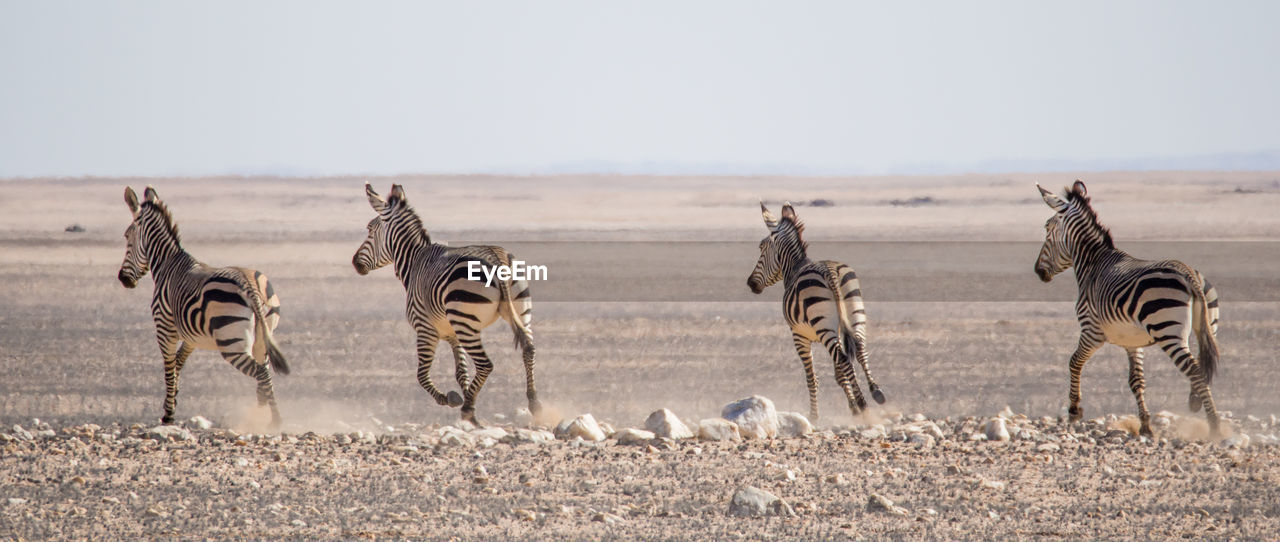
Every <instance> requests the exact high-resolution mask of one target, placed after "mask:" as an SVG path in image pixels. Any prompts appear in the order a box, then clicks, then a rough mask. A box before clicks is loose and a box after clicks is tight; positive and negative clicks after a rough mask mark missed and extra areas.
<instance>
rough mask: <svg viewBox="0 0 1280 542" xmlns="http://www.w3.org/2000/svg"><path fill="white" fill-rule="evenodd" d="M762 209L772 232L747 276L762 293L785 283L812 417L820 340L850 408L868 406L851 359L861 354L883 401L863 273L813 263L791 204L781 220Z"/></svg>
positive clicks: (865, 371)
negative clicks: (872, 359) (873, 364)
mask: <svg viewBox="0 0 1280 542" xmlns="http://www.w3.org/2000/svg"><path fill="white" fill-rule="evenodd" d="M760 213H761V214H762V215H763V216H764V224H765V226H766V227H768V228H769V235H767V236H765V238H764V239H762V240H761V241H760V258H759V259H758V260H756V266H755V269H753V270H752V271H751V276H750V277H748V278H747V287H748V288H751V291H752V292H753V293H756V294H759V293H761V292H763V291H764V289H765V288H767V287H769V286H772V285H773V284H774V283H776V282H778V281H779V280H781V281H783V285H784V288H785V291H784V292H783V300H782V309H783V311H782V312H783V316H784V317H785V318H786V321H787V325H788V326H790V327H791V338H792V341H793V343H794V344H795V348H796V354H798V355H799V356H800V363H801V364H803V365H804V377H805V383H806V385H807V386H808V388H809V417H810V418H811V419H814V420H817V419H818V377H817V375H816V374H815V373H814V372H813V355H812V352H811V346H812V344H813V342H814V341H819V342H821V343H822V346H823V347H824V348H826V350H827V352H828V353H829V354H830V355H831V361H832V363H833V364H834V366H835V378H836V381H837V382H838V383H839V384H840V387H841V388H843V389H844V393H845V396H846V398H847V399H848V400H849V410H850V411H851V412H852V413H853V415H854V416H857V415H858V414H860V413H861V412H862V410H863V409H865V408H866V407H867V401H866V399H864V398H863V396H862V390H861V388H859V387H858V381H857V375H856V372H855V371H854V368H853V363H852V362H851V361H850V358H856V359H857V360H858V363H859V364H860V365H862V372H863V374H865V375H866V377H867V385H868V387H869V389H870V390H871V396H872V397H873V398H874V399H875V401H876V402H877V403H880V404H884V401H885V397H884V393H883V392H882V391H880V386H879V385H877V384H876V381H875V379H874V378H872V377H871V369H870V367H869V361H868V358H869V354H868V351H867V312H866V310H865V309H864V308H863V304H862V290H861V288H860V287H859V285H858V276H857V275H856V274H855V273H854V272H853V269H851V268H850V267H849V266H847V265H845V264H842V263H840V262H837V261H832V260H822V261H820V262H814V261H812V260H810V259H809V256H808V254H807V253H806V251H807V249H808V246H809V245H808V243H805V242H804V239H803V238H802V234H803V233H804V224H802V223H801V222H800V219H799V218H798V217H797V216H796V211H795V209H794V208H792V207H791V204H790V203H787V204H785V205H783V206H782V219H781V220H779V219H777V218H775V217H774V215H773V213H771V212H769V208H768V207H765V205H764V202H763V201H762V202H760Z"/></svg>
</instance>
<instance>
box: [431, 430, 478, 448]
mask: <svg viewBox="0 0 1280 542" xmlns="http://www.w3.org/2000/svg"><path fill="white" fill-rule="evenodd" d="M435 433H436V435H437V436H439V437H440V445H441V446H463V447H471V446H475V444H476V438H475V437H473V436H471V433H468V432H466V431H463V430H462V429H459V428H457V427H454V426H452V425H446V426H444V427H441V428H439V429H436V431H435Z"/></svg>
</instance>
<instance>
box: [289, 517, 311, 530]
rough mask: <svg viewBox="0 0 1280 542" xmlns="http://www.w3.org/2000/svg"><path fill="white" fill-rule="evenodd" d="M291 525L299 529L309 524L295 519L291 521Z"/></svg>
mask: <svg viewBox="0 0 1280 542" xmlns="http://www.w3.org/2000/svg"><path fill="white" fill-rule="evenodd" d="M289 525H293V526H294V527H298V528H303V527H306V526H307V522H305V521H302V520H300V519H295V520H293V521H290V522H289Z"/></svg>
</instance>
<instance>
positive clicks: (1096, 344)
mask: <svg viewBox="0 0 1280 542" xmlns="http://www.w3.org/2000/svg"><path fill="white" fill-rule="evenodd" d="M1036 188H1038V189H1039V190H1040V196H1041V197H1042V198H1043V199H1044V202H1045V203H1046V204H1047V205H1048V206H1049V207H1050V208H1052V209H1053V210H1054V214H1053V216H1052V217H1050V218H1049V220H1048V222H1046V223H1045V226H1044V227H1045V238H1044V245H1043V246H1042V247H1041V248H1040V256H1039V257H1038V258H1037V259H1036V267H1035V270H1036V275H1038V276H1039V277H1040V280H1042V281H1044V282H1049V281H1050V280H1053V276H1054V275H1057V274H1058V273H1061V272H1063V271H1065V270H1067V269H1068V268H1074V269H1075V275H1076V284H1077V287H1078V293H1077V297H1076V317H1077V318H1078V319H1079V321H1080V341H1079V344H1078V345H1077V346H1076V351H1075V353H1074V354H1072V355H1071V366H1070V367H1071V390H1070V397H1069V399H1070V406H1069V407H1068V413H1069V415H1070V417H1069V419H1070V421H1072V422H1075V421H1079V420H1080V418H1081V417H1083V416H1084V411H1083V410H1082V409H1081V408H1080V372H1081V370H1082V369H1083V368H1084V364H1085V362H1087V361H1089V358H1090V357H1092V356H1093V354H1094V352H1097V350H1098V349H1099V348H1101V347H1102V345H1104V344H1106V343H1108V342H1110V343H1112V344H1116V345H1118V346H1121V347H1123V348H1124V349H1125V351H1126V352H1128V354H1129V389H1130V390H1131V391H1132V392H1133V396H1134V398H1135V399H1136V400H1137V402H1138V418H1139V419H1140V420H1141V422H1142V427H1141V430H1140V431H1141V433H1142V434H1143V435H1147V436H1151V435H1152V432H1151V415H1150V413H1148V412H1147V405H1146V399H1145V397H1144V394H1145V390H1146V387H1147V384H1146V380H1145V379H1144V378H1143V371H1142V349H1143V347H1146V346H1151V345H1153V344H1154V345H1158V346H1159V347H1160V349H1161V350H1163V351H1164V352H1165V354H1168V356H1169V357H1170V358H1172V359H1173V362H1174V365H1176V366H1177V367H1178V370H1179V371H1182V374H1184V375H1186V377H1187V378H1188V379H1189V380H1190V381H1191V394H1190V397H1189V398H1188V406H1189V407H1190V408H1191V410H1192V411H1193V412H1194V411H1198V410H1200V408H1201V406H1203V407H1204V409H1205V416H1206V417H1207V418H1208V420H1209V428H1210V430H1211V431H1213V433H1214V434H1215V435H1216V434H1219V431H1218V411H1217V408H1215V407H1214V404H1213V394H1212V393H1211V392H1210V389H1209V386H1210V384H1211V383H1212V382H1213V374H1214V372H1215V370H1216V369H1217V366H1218V341H1217V338H1216V337H1215V334H1216V333H1217V329H1218V293H1217V290H1215V289H1214V288H1213V286H1212V285H1210V284H1209V281H1207V280H1205V279H1204V277H1202V276H1201V275H1200V273H1199V272H1198V271H1196V270H1195V269H1192V268H1191V267H1190V266H1188V265H1187V264H1184V263H1182V262H1180V261H1177V260H1158V261H1148V260H1139V259H1137V258H1134V257H1133V256H1130V255H1129V254H1127V253H1125V252H1124V251H1123V250H1120V249H1118V248H1116V246H1115V243H1114V242H1113V241H1112V239H1111V233H1110V232H1109V231H1108V230H1107V228H1106V227H1104V226H1103V225H1102V224H1101V223H1099V222H1098V215H1097V214H1096V213H1095V212H1094V210H1093V207H1092V206H1091V205H1090V203H1089V195H1088V191H1087V189H1086V188H1085V186H1084V183H1082V182H1080V181H1076V182H1075V184H1074V185H1073V186H1072V187H1071V188H1070V189H1069V190H1067V192H1066V194H1065V196H1062V197H1059V196H1057V195H1055V194H1053V193H1052V192H1049V191H1048V190H1045V189H1044V188H1041V187H1040V185H1036ZM1193 331H1194V332H1195V334H1196V342H1197V343H1199V355H1198V356H1197V355H1192V353H1191V343H1190V337H1191V333H1192V332H1193Z"/></svg>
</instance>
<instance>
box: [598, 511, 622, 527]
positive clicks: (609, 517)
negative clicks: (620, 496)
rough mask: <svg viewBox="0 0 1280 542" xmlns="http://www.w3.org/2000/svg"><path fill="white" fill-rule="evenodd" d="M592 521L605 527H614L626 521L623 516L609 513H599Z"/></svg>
mask: <svg viewBox="0 0 1280 542" xmlns="http://www.w3.org/2000/svg"><path fill="white" fill-rule="evenodd" d="M591 521H594V522H600V523H604V524H605V525H613V524H616V523H622V522H623V521H625V520H623V519H622V516H618V515H615V514H610V513H608V512H597V513H596V515H594V516H591Z"/></svg>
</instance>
